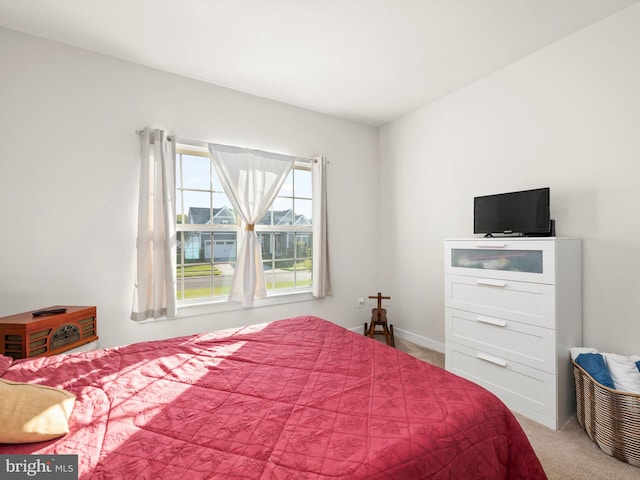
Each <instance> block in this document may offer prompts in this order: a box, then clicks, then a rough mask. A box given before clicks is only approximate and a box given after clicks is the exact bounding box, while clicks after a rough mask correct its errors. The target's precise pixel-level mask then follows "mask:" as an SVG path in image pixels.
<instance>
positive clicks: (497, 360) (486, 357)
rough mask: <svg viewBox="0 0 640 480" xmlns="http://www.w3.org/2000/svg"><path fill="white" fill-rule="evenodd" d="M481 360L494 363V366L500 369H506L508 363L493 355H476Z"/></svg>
mask: <svg viewBox="0 0 640 480" xmlns="http://www.w3.org/2000/svg"><path fill="white" fill-rule="evenodd" d="M476 356H477V357H478V358H479V359H480V360H484V361H485V362H489V363H493V364H494V365H498V366H499V367H506V366H507V361H506V360H503V359H501V358H498V357H494V356H493V355H487V354H486V353H482V352H480V353H478V354H477V355H476Z"/></svg>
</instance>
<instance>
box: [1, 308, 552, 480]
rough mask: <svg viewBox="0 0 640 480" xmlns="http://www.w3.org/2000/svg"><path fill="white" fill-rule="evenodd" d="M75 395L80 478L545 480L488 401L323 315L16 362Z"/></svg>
mask: <svg viewBox="0 0 640 480" xmlns="http://www.w3.org/2000/svg"><path fill="white" fill-rule="evenodd" d="M2 377H3V378H5V379H8V380H14V381H25V382H26V381H28V382H34V383H41V384H46V385H51V386H56V387H61V388H64V389H66V390H69V391H71V392H73V393H75V394H76V395H77V396H78V399H77V401H76V405H75V407H74V410H73V413H72V416H71V419H70V428H71V432H70V433H69V434H68V435H66V436H65V437H63V438H60V439H57V440H53V441H50V442H43V443H38V444H31V445H15V446H10V445H2V446H0V453H38V454H50V453H66V454H79V465H80V475H79V477H80V478H81V479H89V478H92V479H127V480H129V479H183V478H184V479H189V480H196V479H205V478H216V479H232V478H242V479H328V478H332V479H349V480H354V479H390V480H391V479H393V480H402V479H407V480H409V479H411V480H413V479H427V478H429V479H445V478H446V479H474V480H480V479H491V480H497V479H503V478H504V479H507V478H508V479H520V480H524V479H544V478H546V477H545V475H544V472H543V470H542V467H541V466H540V463H539V461H538V459H537V458H536V456H535V454H534V452H533V450H532V448H531V446H530V444H529V442H528V440H527V438H526V436H525V435H524V433H523V431H522V429H521V428H520V425H519V424H518V422H517V421H516V420H515V418H514V417H513V415H512V414H511V413H510V412H509V411H508V410H507V409H506V407H505V406H504V405H503V404H502V403H501V402H500V401H499V400H498V399H497V398H496V397H495V396H494V395H492V394H491V393H489V392H487V391H486V390H484V389H483V388H481V387H479V386H476V385H474V384H473V383H470V382H468V381H466V380H464V379H462V378H459V377H457V376H455V375H452V374H450V373H448V372H446V371H444V370H442V369H440V368H437V367H434V366H432V365H430V364H427V363H424V362H422V361H420V360H417V359H415V358H413V357H411V356H409V355H406V354H404V353H402V352H400V351H398V350H395V349H392V348H390V347H387V346H386V345H384V344H381V343H380V342H376V341H373V340H371V339H369V338H366V337H364V336H362V335H359V334H356V333H353V332H350V331H348V330H345V329H343V328H341V327H339V326H336V325H335V324H333V323H330V322H327V321H325V320H321V319H318V318H315V317H298V318H293V319H288V320H281V321H277V322H272V323H267V324H261V325H256V326H251V327H246V328H240V329H235V330H227V331H222V332H214V333H206V334H201V335H195V336H191V337H181V338H175V339H170V340H163V341H155V342H146V343H140V344H134V345H129V346H125V347H119V348H108V349H104V350H97V351H92V352H87V353H80V354H70V355H57V356H52V357H44V358H35V359H27V360H20V361H16V362H14V363H13V364H12V365H11V366H10V367H9V369H8V370H7V371H6V372H5V373H4V375H2Z"/></svg>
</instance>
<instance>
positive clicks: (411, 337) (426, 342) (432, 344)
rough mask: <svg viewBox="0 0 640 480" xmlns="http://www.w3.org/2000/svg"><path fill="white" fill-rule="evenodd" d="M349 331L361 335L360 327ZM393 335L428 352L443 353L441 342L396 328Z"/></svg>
mask: <svg viewBox="0 0 640 480" xmlns="http://www.w3.org/2000/svg"><path fill="white" fill-rule="evenodd" d="M349 330H351V331H352V332H356V333H363V327H362V326H360V327H353V328H350V329H349ZM393 333H394V335H396V336H398V337H399V338H402V339H403V340H406V341H408V342H411V343H415V344H416V345H420V346H421V347H424V348H428V349H429V350H434V351H436V352H438V353H444V343H442V342H436V341H435V340H431V339H430V338H427V337H423V336H422V335H418V334H415V333H413V332H409V331H408V330H404V329H402V328H398V327H396V326H394V327H393Z"/></svg>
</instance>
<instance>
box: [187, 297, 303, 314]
mask: <svg viewBox="0 0 640 480" xmlns="http://www.w3.org/2000/svg"><path fill="white" fill-rule="evenodd" d="M309 300H315V297H314V296H313V295H312V294H311V292H309V291H308V292H293V293H280V294H276V295H271V296H269V297H267V298H261V299H258V300H254V301H253V307H251V308H260V307H270V306H273V305H283V304H287V303H296V302H308V301H309ZM237 310H245V307H243V306H242V304H240V303H239V302H229V301H227V300H219V301H213V302H208V303H194V304H184V305H180V306H178V315H177V318H186V317H193V316H197V315H207V314H211V313H223V312H233V311H237Z"/></svg>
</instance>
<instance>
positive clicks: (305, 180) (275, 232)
mask: <svg viewBox="0 0 640 480" xmlns="http://www.w3.org/2000/svg"><path fill="white" fill-rule="evenodd" d="M311 212H312V195H311V169H310V167H309V166H308V165H296V166H294V168H293V169H292V170H291V172H290V173H289V175H288V177H287V179H286V181H285V183H284V185H283V186H282V188H281V189H280V192H279V194H278V197H277V198H276V200H275V201H274V202H273V204H272V205H271V207H270V209H269V211H268V212H267V213H266V214H265V215H264V216H263V217H262V218H261V219H260V221H259V222H258V223H256V225H255V232H256V234H257V235H258V238H259V241H260V245H261V248H262V260H263V266H264V272H265V278H266V282H267V289H268V292H269V295H273V294H279V293H289V292H299V291H311V278H312V275H311V273H312V272H311V269H312V262H311V254H312V251H311V248H312V238H313V237H312V235H313V232H312V222H311ZM176 232H177V236H178V239H177V240H178V241H177V262H176V264H177V272H176V277H177V281H178V287H177V296H178V300H179V301H180V302H181V303H199V302H204V301H212V300H225V299H226V297H227V296H228V294H229V288H230V285H231V277H232V276H233V271H234V268H235V265H236V258H237V252H238V248H239V244H240V239H241V234H242V231H241V228H240V225H239V219H237V218H236V215H235V212H234V209H233V207H232V205H231V202H230V201H229V199H228V197H227V195H226V194H225V193H224V190H223V188H222V185H221V183H220V180H219V179H218V176H217V174H216V171H215V168H214V166H213V161H212V159H211V157H210V156H209V153H208V152H207V151H206V150H205V149H202V150H200V149H197V148H193V147H181V146H180V145H178V149H177V154H176Z"/></svg>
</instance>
